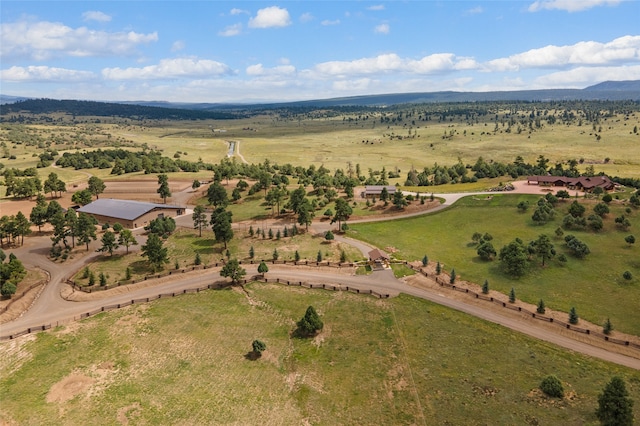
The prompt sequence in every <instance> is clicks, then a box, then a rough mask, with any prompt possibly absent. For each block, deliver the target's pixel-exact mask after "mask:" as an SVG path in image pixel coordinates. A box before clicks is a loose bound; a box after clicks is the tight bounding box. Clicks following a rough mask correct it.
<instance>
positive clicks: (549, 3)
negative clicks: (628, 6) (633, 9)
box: [529, 0, 621, 12]
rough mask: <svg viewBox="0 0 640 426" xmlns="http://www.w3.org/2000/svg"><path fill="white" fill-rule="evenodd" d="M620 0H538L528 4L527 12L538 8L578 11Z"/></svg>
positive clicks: (608, 4)
mask: <svg viewBox="0 0 640 426" xmlns="http://www.w3.org/2000/svg"><path fill="white" fill-rule="evenodd" d="M620 1H621V0H538V1H535V2H533V3H531V5H530V6H529V12H538V11H540V10H566V11H567V12H580V11H582V10H587V9H591V8H593V7H597V6H616V5H618V4H619V3H620Z"/></svg>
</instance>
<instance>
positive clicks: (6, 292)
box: [0, 249, 27, 297]
mask: <svg viewBox="0 0 640 426" xmlns="http://www.w3.org/2000/svg"><path fill="white" fill-rule="evenodd" d="M5 260H6V262H5ZM26 275H27V270H26V269H25V267H24V265H22V262H21V261H20V260H18V258H17V257H16V256H15V255H14V254H13V253H10V254H9V258H8V259H7V255H6V254H5V252H4V251H3V250H2V249H0V294H1V295H2V297H11V296H12V295H14V294H15V293H16V290H17V288H18V284H19V283H20V281H22V280H23V279H24V277H25V276H26Z"/></svg>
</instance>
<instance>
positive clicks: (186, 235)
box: [173, 232, 198, 240]
mask: <svg viewBox="0 0 640 426" xmlns="http://www.w3.org/2000/svg"><path fill="white" fill-rule="evenodd" d="M173 238H175V239H176V240H185V239H188V238H198V234H196V233H195V232H190V233H184V234H178V235H174V236H173Z"/></svg>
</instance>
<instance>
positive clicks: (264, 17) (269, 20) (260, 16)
mask: <svg viewBox="0 0 640 426" xmlns="http://www.w3.org/2000/svg"><path fill="white" fill-rule="evenodd" d="M288 25H291V18H290V17H289V12H288V11H287V9H282V8H280V7H278V6H271V7H266V8H264V9H260V10H258V13H257V14H256V16H254V17H253V18H251V19H249V27H250V28H278V27H286V26H288Z"/></svg>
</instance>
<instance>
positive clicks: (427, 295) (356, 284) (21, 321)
mask: <svg viewBox="0 0 640 426" xmlns="http://www.w3.org/2000/svg"><path fill="white" fill-rule="evenodd" d="M479 194H492V193H479ZM467 195H472V194H438V195H436V196H438V197H442V198H444V199H445V200H446V201H445V203H443V204H442V205H441V206H439V207H438V208H437V210H441V209H443V208H446V207H447V206H450V205H452V204H453V203H454V202H455V201H457V200H458V199H460V198H461V197H464V196H467ZM433 211H436V210H431V211H429V213H432V212H433ZM419 214H425V213H424V212H421V213H419ZM398 218H400V217H399V216H396V217H394V219H398ZM189 220H190V217H189V215H186V216H184V217H183V218H182V219H181V220H179V221H178V222H179V223H180V222H184V223H185V224H186V223H187V222H188V221H189ZM375 220H389V219H388V218H382V219H378V218H376V219H375ZM185 226H188V225H185ZM328 227H329V225H328V224H327V223H319V222H316V223H314V226H313V231H314V232H323V230H324V229H325V228H326V229H328ZM137 238H138V240H139V242H140V243H141V244H142V243H143V242H142V241H141V240H142V239H143V237H142V236H141V235H137ZM338 239H339V240H341V241H344V242H346V243H349V244H352V245H354V246H355V247H357V248H358V249H359V250H360V251H361V252H362V253H363V254H364V255H366V253H368V251H369V250H370V249H371V248H372V247H371V246H369V245H367V244H365V243H362V242H360V241H357V240H353V239H350V238H345V237H341V236H338ZM50 244H51V243H50V241H49V238H48V237H46V236H45V237H30V238H28V239H27V240H25V246H24V247H20V248H18V249H16V250H14V252H15V253H16V255H17V256H18V258H20V259H24V262H25V264H27V265H30V266H32V267H33V266H37V267H40V268H41V269H44V270H46V271H48V272H49V273H50V276H51V281H50V283H49V284H48V285H47V286H46V287H45V289H44V290H43V291H42V293H41V295H40V296H39V298H38V299H37V300H36V302H35V303H34V304H33V305H32V307H31V308H30V309H29V310H28V311H26V312H25V313H24V314H23V315H22V316H20V317H19V318H17V319H15V320H13V321H10V322H8V323H5V324H2V325H0V335H8V334H12V333H16V332H19V331H22V330H25V329H27V328H29V327H39V326H41V325H46V324H55V323H56V322H58V321H67V320H69V319H70V318H73V317H75V316H79V315H81V314H83V313H86V312H89V311H92V310H95V309H99V308H100V307H102V306H106V305H112V304H118V303H125V302H129V301H131V300H132V299H141V298H147V297H154V296H156V295H158V294H160V293H172V292H181V291H183V290H184V289H192V288H197V287H204V286H206V285H208V284H210V283H213V282H217V281H220V280H222V278H221V277H220V275H219V271H216V270H209V271H206V272H195V273H188V274H184V275H182V274H181V275H179V276H172V277H168V278H165V279H161V280H159V282H158V283H157V284H156V285H152V286H148V287H143V288H134V287H133V286H132V287H126V288H125V287H123V288H120V289H117V290H112V291H108V292H105V293H102V294H98V295H97V296H91V300H83V301H81V302H73V301H68V300H65V299H64V298H63V297H62V295H61V289H62V288H63V287H64V286H66V284H64V283H63V281H64V279H65V278H66V276H67V274H70V273H71V272H72V271H76V270H78V269H80V268H81V267H82V266H83V265H84V264H86V263H88V262H90V261H91V260H92V259H93V258H95V257H96V256H97V255H98V254H96V253H95V248H96V247H97V246H98V243H97V242H94V243H92V245H91V246H90V251H91V253H89V254H88V255H87V256H85V257H83V258H81V259H77V260H75V261H71V262H67V263H64V264H57V263H53V262H51V261H50V260H48V258H47V256H46V254H47V253H48V250H49V247H50ZM139 247H140V246H137V247H135V248H134V249H139ZM256 268H257V265H250V266H248V267H247V268H246V269H247V273H248V275H249V276H251V275H252V274H256V273H257V270H256ZM269 269H270V272H269V273H268V274H267V277H274V278H275V277H278V278H280V279H282V280H291V281H303V282H307V283H312V284H315V283H317V284H331V285H338V286H342V287H344V286H349V287H352V288H358V289H361V290H364V291H368V290H373V291H375V292H377V293H381V294H390V295H391V296H395V295H398V294H400V293H404V294H408V295H411V296H415V297H420V298H423V299H427V300H430V301H432V302H435V303H438V304H441V305H443V306H447V307H450V308H453V309H456V310H459V311H462V312H465V313H468V314H470V315H473V316H476V317H478V318H482V319H484V320H487V321H491V322H494V323H496V324H500V325H503V326H505V327H508V328H510V329H512V330H515V331H518V332H521V333H524V334H527V335H529V336H532V337H535V338H537V339H541V340H544V341H547V342H551V343H553V344H556V345H559V346H562V347H565V348H567V349H570V350H573V351H576V352H580V353H583V354H586V355H589V356H593V357H597V358H600V359H604V360H606V361H610V362H613V363H617V364H620V365H624V366H627V367H630V368H634V369H638V370H640V359H637V358H632V357H629V356H625V355H621V354H618V353H613V352H609V351H607V350H606V349H602V348H599V347H595V346H591V345H589V344H587V343H583V342H579V341H576V340H574V339H571V338H570V337H567V336H565V335H560V334H556V333H552V332H550V331H549V329H547V328H543V327H541V326H536V325H535V323H533V324H532V323H531V322H528V321H525V320H523V319H522V318H521V317H519V316H517V315H513V314H511V313H510V312H504V313H497V312H495V311H492V310H487V309H484V308H482V307H481V306H477V305H474V304H469V303H466V302H464V301H461V300H456V299H451V298H447V297H445V296H444V295H442V294H439V293H437V292H434V291H430V290H425V289H420V288H416V287H412V286H409V285H407V284H405V283H403V282H402V281H399V280H397V279H396V278H395V277H394V276H393V273H392V272H391V271H390V270H383V271H376V272H374V273H373V274H371V275H349V274H345V273H344V271H332V270H329V269H328V268H323V269H322V270H319V269H315V268H311V267H299V268H292V267H282V266H280V265H270V266H269ZM84 297H85V298H86V296H84ZM94 297H95V298H94Z"/></svg>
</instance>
